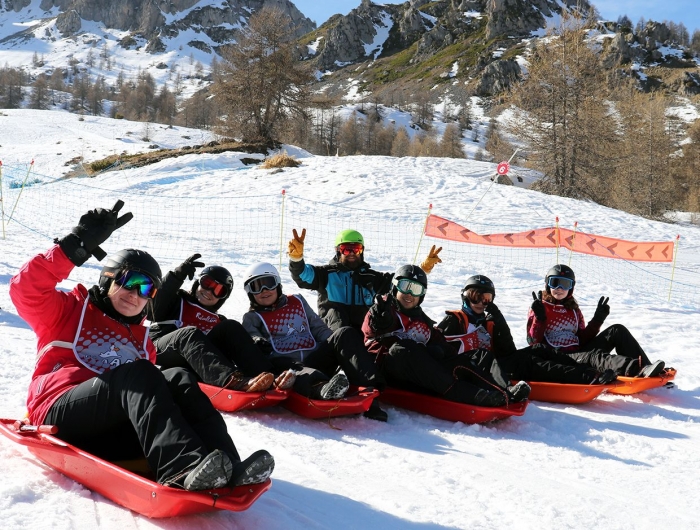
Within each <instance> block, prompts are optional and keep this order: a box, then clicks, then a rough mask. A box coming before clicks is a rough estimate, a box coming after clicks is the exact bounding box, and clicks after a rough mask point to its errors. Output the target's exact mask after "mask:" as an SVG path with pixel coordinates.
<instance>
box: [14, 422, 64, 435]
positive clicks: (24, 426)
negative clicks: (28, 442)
mask: <svg viewBox="0 0 700 530" xmlns="http://www.w3.org/2000/svg"><path fill="white" fill-rule="evenodd" d="M14 428H15V430H16V431H17V432H19V433H22V434H34V433H43V434H56V433H57V432H58V427H56V426H55V425H30V424H29V423H28V422H27V420H24V421H20V420H17V421H16V422H15V424H14Z"/></svg>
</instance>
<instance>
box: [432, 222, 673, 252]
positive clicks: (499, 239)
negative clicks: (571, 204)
mask: <svg viewBox="0 0 700 530" xmlns="http://www.w3.org/2000/svg"><path fill="white" fill-rule="evenodd" d="M425 235H426V236H430V237H436V238H439V239H449V240H450V241H459V242H461V243H473V244H477V245H492V246H499V247H514V248H556V247H560V248H564V249H568V250H572V251H573V252H580V253H582V254H591V255H593V256H600V257H603V258H616V259H625V260H628V261H650V262H651V261H653V262H671V261H672V260H673V244H674V243H673V241H653V242H636V241H625V240H624V239H616V238H612V237H605V236H597V235H593V234H586V233H585V232H574V231H573V230H569V229H567V228H556V227H550V228H537V229H534V230H529V231H526V232H517V233H510V234H486V235H480V234H477V233H476V232H472V231H471V230H469V229H468V228H464V227H463V226H460V225H458V224H457V223H453V222H452V221H448V220H447V219H444V218H442V217H438V216H437V215H432V214H431V215H429V216H428V222H427V223H426V225H425Z"/></svg>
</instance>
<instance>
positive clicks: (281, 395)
mask: <svg viewBox="0 0 700 530" xmlns="http://www.w3.org/2000/svg"><path fill="white" fill-rule="evenodd" d="M199 388H201V389H202V392H204V393H205V394H206V395H207V397H208V398H209V399H210V400H211V403H212V405H214V408H215V409H216V410H221V411H223V412H235V411H237V410H254V409H261V408H264V407H272V406H273V405H278V404H280V403H281V402H282V401H284V400H285V399H287V397H288V396H289V390H277V389H274V390H267V391H265V392H240V391H237V390H229V389H227V388H221V387H220V386H212V385H207V384H204V383H199Z"/></svg>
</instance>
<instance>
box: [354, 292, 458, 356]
mask: <svg viewBox="0 0 700 530" xmlns="http://www.w3.org/2000/svg"><path fill="white" fill-rule="evenodd" d="M383 299H384V300H386V301H388V302H390V308H388V309H386V311H388V312H389V314H388V315H385V314H383V313H381V312H380V309H379V306H377V304H376V303H375V304H374V305H373V306H372V308H371V309H370V310H369V311H368V312H367V315H366V316H365V320H364V322H363V324H362V333H363V334H364V336H365V346H367V351H368V352H369V353H371V354H374V355H378V356H379V358H381V356H382V355H384V354H386V353H387V352H388V351H389V348H391V346H393V345H394V344H396V343H397V342H399V341H401V340H411V341H413V342H418V343H420V344H423V345H424V346H426V348H427V349H428V352H429V353H430V355H431V356H433V357H435V358H437V359H442V358H445V357H453V356H454V355H456V350H454V349H453V348H452V346H451V345H450V344H449V343H448V342H447V341H446V340H445V337H444V336H443V334H442V332H441V331H440V330H439V329H437V328H435V327H434V325H435V322H433V320H431V319H430V317H428V315H426V314H425V313H424V312H423V310H422V309H421V308H420V307H415V308H414V309H412V310H410V311H407V312H400V311H399V310H398V309H397V305H398V302H396V300H395V299H394V298H393V297H392V296H391V295H385V296H384V297H383ZM387 316H389V318H386V317H387Z"/></svg>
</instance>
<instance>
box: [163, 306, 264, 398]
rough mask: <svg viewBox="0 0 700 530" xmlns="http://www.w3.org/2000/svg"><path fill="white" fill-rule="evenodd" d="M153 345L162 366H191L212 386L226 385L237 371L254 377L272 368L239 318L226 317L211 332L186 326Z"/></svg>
mask: <svg viewBox="0 0 700 530" xmlns="http://www.w3.org/2000/svg"><path fill="white" fill-rule="evenodd" d="M153 344H154V345H155V347H156V350H157V351H158V356H157V360H156V362H157V363H158V364H159V365H160V366H161V368H163V369H167V368H175V367H181V368H188V369H190V370H192V371H193V372H194V373H195V374H197V376H198V377H199V379H200V380H201V381H203V382H204V383H206V384H208V385H214V386H221V387H223V386H226V384H227V383H228V382H229V381H230V379H231V376H232V375H233V374H234V373H235V372H242V373H243V374H244V375H247V376H254V375H258V374H259V373H261V372H266V371H269V370H268V369H267V366H268V364H267V363H266V361H265V356H264V355H263V353H262V352H261V351H260V350H259V349H258V347H257V346H256V345H255V343H254V342H253V339H252V338H251V336H250V335H249V334H248V332H247V331H246V330H245V328H243V326H242V325H241V324H240V322H237V321H235V320H229V319H227V320H222V321H221V322H219V323H218V324H217V325H216V326H214V327H213V328H212V330H211V331H210V332H209V333H208V334H205V333H204V332H202V331H201V330H200V329H198V328H196V327H195V326H186V327H184V328H180V329H177V330H175V331H173V332H171V333H167V334H166V335H163V336H162V337H160V338H157V339H155V340H154V341H153Z"/></svg>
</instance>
